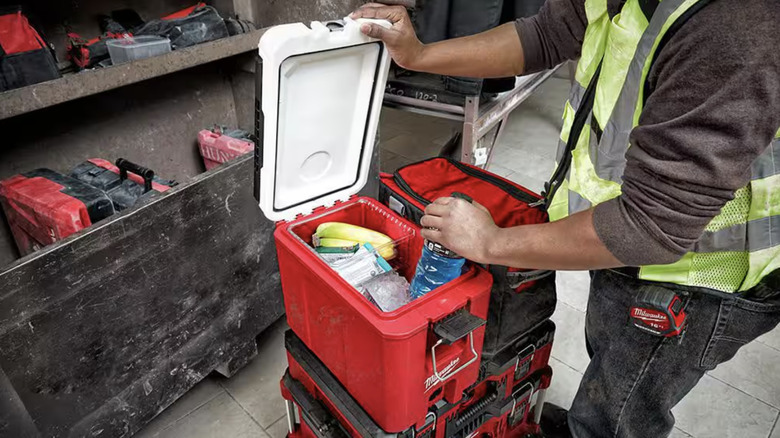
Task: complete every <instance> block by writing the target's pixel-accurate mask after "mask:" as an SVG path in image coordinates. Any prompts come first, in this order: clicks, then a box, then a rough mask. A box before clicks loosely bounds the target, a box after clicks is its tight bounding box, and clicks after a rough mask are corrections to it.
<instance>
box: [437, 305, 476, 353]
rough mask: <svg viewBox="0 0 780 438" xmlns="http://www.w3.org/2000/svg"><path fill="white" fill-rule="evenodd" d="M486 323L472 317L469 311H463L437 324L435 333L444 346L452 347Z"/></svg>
mask: <svg viewBox="0 0 780 438" xmlns="http://www.w3.org/2000/svg"><path fill="white" fill-rule="evenodd" d="M486 323H487V321H485V320H484V319H482V318H479V317H476V316H474V315H472V314H471V313H469V311H468V310H466V309H461V310H458V311H457V312H455V313H453V314H452V315H450V316H448V317H446V318H444V319H443V320H441V321H439V322H438V323H436V324H435V325H434V326H433V332H434V333H435V334H436V336H438V337H439V339H441V340H442V341H443V343H444V344H446V345H452V344H453V343H455V342H456V341H459V340H461V339H463V338H465V337H466V336H468V334H469V333H471V332H473V331H474V330H476V329H478V328H480V327H482V326H483V325H485V324H486Z"/></svg>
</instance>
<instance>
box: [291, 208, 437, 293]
mask: <svg viewBox="0 0 780 438" xmlns="http://www.w3.org/2000/svg"><path fill="white" fill-rule="evenodd" d="M325 222H343V223H348V224H352V225H357V226H361V227H363V228H368V229H370V230H374V231H377V232H380V233H382V234H385V235H387V236H388V237H390V238H391V239H393V244H394V246H395V257H393V258H392V259H390V260H388V262H389V263H390V266H392V267H393V269H395V270H396V271H397V272H398V273H399V274H400V275H402V276H403V277H404V278H406V280H407V281H409V282H411V280H412V277H413V276H414V271H415V268H416V267H417V261H418V260H419V259H420V254H421V253H422V246H423V238H422V236H421V235H420V232H419V229H417V228H416V227H415V226H414V225H412V224H411V223H409V222H408V221H406V220H405V219H400V218H399V217H398V216H396V215H395V213H393V212H391V211H390V210H388V209H387V208H386V207H384V206H382V205H381V204H378V203H374V202H371V201H369V200H367V199H365V198H359V199H357V200H356V201H354V202H349V203H345V204H344V206H343V207H341V208H336V209H335V210H330V211H328V212H327V213H324V214H321V215H316V214H315V215H313V216H312V217H310V218H307V219H305V220H303V221H301V222H297V223H295V224H294V225H292V226H290V228H289V230H290V233H292V234H293V235H294V236H295V237H297V238H298V239H300V240H301V241H303V242H304V243H305V244H306V245H307V246H308V247H309V248H310V249H311V251H314V249H313V248H314V245H313V242H312V235H313V234H314V232H315V231H316V230H317V227H318V226H319V225H320V224H322V223H325ZM377 249H378V248H377ZM321 263H325V262H324V261H321Z"/></svg>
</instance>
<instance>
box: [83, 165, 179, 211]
mask: <svg viewBox="0 0 780 438" xmlns="http://www.w3.org/2000/svg"><path fill="white" fill-rule="evenodd" d="M70 176H71V177H72V178H75V179H77V180H79V181H82V182H85V183H87V184H89V185H91V186H93V187H95V188H97V189H100V190H102V191H104V192H105V193H106V194H107V195H108V197H109V198H111V201H113V202H114V207H115V208H116V211H122V210H124V209H126V208H130V207H132V206H133V205H135V204H136V203H137V202H138V201H139V200H141V199H145V198H147V197H149V196H152V195H153V194H155V193H164V192H166V191H168V190H170V189H171V187H174V186H175V185H176V182H174V181H167V180H163V179H160V178H158V177H157V176H155V174H154V171H153V170H151V169H148V168H146V167H143V166H140V165H138V164H135V163H132V162H130V161H128V160H125V159H124V158H119V159H118V160H116V166H115V165H113V164H111V163H110V162H108V161H106V160H103V159H100V158H92V159H90V160H87V161H85V162H83V163H81V164H79V165H78V166H76V167H75V168H74V169H73V171H71V173H70Z"/></svg>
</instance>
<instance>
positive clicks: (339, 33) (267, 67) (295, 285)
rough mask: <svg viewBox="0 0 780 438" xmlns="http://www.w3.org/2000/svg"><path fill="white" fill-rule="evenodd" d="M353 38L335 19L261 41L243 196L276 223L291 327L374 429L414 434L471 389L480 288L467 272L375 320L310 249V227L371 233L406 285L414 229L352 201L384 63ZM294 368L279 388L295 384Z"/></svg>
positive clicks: (367, 159)
mask: <svg viewBox="0 0 780 438" xmlns="http://www.w3.org/2000/svg"><path fill="white" fill-rule="evenodd" d="M383 23H386V22H383ZM386 24H387V23H386ZM359 27H360V25H359V23H357V22H355V21H353V20H350V19H346V20H345V21H344V22H343V23H340V24H338V25H333V24H332V23H331V26H326V25H325V24H323V23H318V22H314V23H312V24H311V26H305V25H303V24H300V23H299V24H291V25H284V26H277V27H274V28H271V29H269V30H268V31H267V32H266V33H265V34H264V35H263V37H262V39H261V41H260V56H261V60H262V64H261V65H260V66H259V68H258V72H259V75H260V76H259V77H260V78H261V80H262V84H261V86H260V87H258V90H259V91H260V96H259V101H260V102H261V104H260V105H258V107H259V108H261V109H262V111H260V112H259V113H258V123H257V126H258V128H262V129H263V132H262V133H258V135H257V136H256V137H257V138H258V139H262V141H260V140H258V143H259V144H258V150H259V151H262V152H261V153H259V154H258V155H257V156H256V164H257V166H256V167H257V169H258V173H257V176H256V182H258V184H257V185H256V196H257V197H258V199H259V202H260V207H261V209H262V210H263V212H264V213H265V215H266V216H267V217H268V218H269V219H271V220H276V221H280V223H279V224H278V226H277V228H276V231H275V233H274V237H275V241H276V246H277V251H278V260H279V270H280V273H281V280H282V291H283V294H284V301H285V309H286V312H287V319H288V323H289V325H290V328H291V329H292V330H293V331H294V332H295V333H296V334H297V335H298V336H299V337H300V338H301V340H302V341H303V343H304V344H305V345H306V346H307V347H308V348H309V349H311V351H312V352H313V354H314V355H316V357H317V358H318V359H319V360H320V361H322V363H323V364H324V366H326V367H327V369H328V370H329V371H330V372H331V373H333V375H334V376H335V378H336V379H338V381H339V382H340V383H341V384H342V385H343V386H344V388H346V390H347V391H348V392H349V394H350V395H351V396H352V397H354V399H355V400H356V401H357V403H359V405H360V406H361V407H362V408H363V409H365V411H366V412H367V413H368V415H369V416H370V417H371V418H372V419H373V421H375V422H376V423H377V424H378V425H379V426H380V427H381V428H382V429H383V430H385V431H387V432H390V433H396V432H401V431H404V430H407V429H409V428H410V427H415V426H416V427H420V426H422V425H423V424H424V423H425V421H426V415H427V413H428V408H429V406H430V405H431V404H434V403H436V402H437V401H440V400H446V402H448V403H457V402H458V401H459V400H460V398H461V397H462V395H463V391H464V390H465V389H466V388H467V387H469V386H471V385H473V384H474V382H475V381H476V379H477V377H478V375H479V364H480V352H481V351H482V340H483V337H484V331H485V328H484V320H485V319H486V318H487V313H488V303H489V300H490V289H491V286H492V277H491V276H490V274H489V273H488V272H487V271H485V270H484V269H482V268H481V267H478V266H474V265H468V267H467V269H466V270H465V273H463V275H462V276H461V277H460V278H458V279H456V280H454V281H452V282H450V283H448V284H446V285H444V286H442V287H440V288H438V289H436V290H435V291H433V292H431V293H429V294H427V295H426V296H424V297H421V298H419V299H417V300H415V301H413V302H411V303H409V304H407V305H405V306H403V307H401V308H399V309H397V310H395V311H393V312H390V313H383V312H382V311H380V310H379V309H378V308H377V307H375V306H374V305H373V304H371V303H370V302H369V301H368V300H367V299H366V298H365V297H363V295H362V294H360V293H359V292H358V291H357V290H356V289H355V288H354V287H352V286H351V285H350V284H349V283H347V282H346V281H345V280H344V279H342V278H341V277H340V276H339V275H338V274H337V273H336V272H335V271H334V270H333V269H331V268H330V267H329V266H328V265H327V264H326V263H325V262H324V261H322V260H321V259H320V258H319V257H318V256H317V254H316V253H315V251H314V250H313V248H312V247H311V242H312V239H311V236H312V234H313V233H314V231H315V230H316V228H317V226H318V225H319V224H321V223H323V222H346V223H350V224H354V225H358V226H362V227H366V228H370V229H373V230H376V231H378V232H381V233H384V234H386V235H388V236H390V237H391V238H392V239H394V240H396V241H399V242H400V243H399V244H398V246H397V248H396V253H397V256H396V257H395V258H394V259H393V260H392V261H391V263H394V264H395V266H396V267H397V269H398V271H399V273H400V274H401V275H403V276H404V277H406V279H407V280H410V279H411V277H412V275H413V273H414V270H415V266H416V264H417V261H418V258H419V255H420V253H421V251H422V243H423V239H422V237H421V236H420V232H419V227H418V226H416V225H414V224H413V223H411V222H409V221H408V220H406V219H404V218H402V217H400V216H399V215H397V214H396V213H394V212H393V211H391V210H390V209H389V208H387V207H386V206H384V205H382V204H380V203H379V202H377V201H375V200H372V199H368V198H354V197H353V196H354V195H356V194H357V193H358V192H359V191H360V190H361V189H362V187H363V186H364V185H365V184H366V182H367V181H368V175H369V170H370V164H371V157H372V152H373V147H374V139H375V135H376V129H377V124H378V120H379V113H380V111H381V105H382V97H383V92H384V85H385V82H386V79H387V72H388V66H389V56H388V54H387V52H386V50H385V48H384V46H383V44H382V43H381V42H379V41H377V40H373V39H370V38H368V37H366V36H365V35H363V34H362V33H361V32H360V29H359ZM323 206H325V207H323ZM296 369H297V368H295V367H291V371H290V374H291V376H292V378H296V379H300V378H302V376H301V375H299V374H298V373H297V372H296Z"/></svg>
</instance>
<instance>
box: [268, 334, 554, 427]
mask: <svg viewBox="0 0 780 438" xmlns="http://www.w3.org/2000/svg"><path fill="white" fill-rule="evenodd" d="M285 347H286V349H287V355H288V362H289V364H290V367H289V369H288V371H287V372H286V373H285V375H284V377H283V378H282V381H281V388H282V395H283V398H284V399H285V401H286V404H287V415H288V429H289V435H288V436H289V437H292V438H299V437H302V438H309V437H317V438H340V437H350V436H351V437H388V438H389V437H403V438H407V437H408V438H413V437H422V438H467V437H476V436H480V437H496V438H501V437H523V438H528V437H532V436H536V435H538V434H539V433H540V428H539V425H538V415H539V413H540V412H541V409H542V407H543V404H544V392H545V391H546V389H547V388H548V387H549V385H550V379H551V376H552V371H551V369H550V368H549V367H547V366H545V367H543V368H540V369H539V370H536V371H534V372H533V373H531V374H530V375H528V376H526V378H525V379H524V380H522V381H517V382H511V381H509V380H507V379H499V380H486V381H484V382H481V383H480V384H477V385H475V388H473V389H471V390H469V391H468V397H466V398H464V399H463V400H461V402H459V403H456V404H448V403H446V402H444V401H439V402H438V403H436V404H435V405H434V406H432V407H431V409H430V411H429V413H428V415H427V417H426V421H425V423H424V424H423V425H422V426H420V427H418V428H409V429H407V430H404V431H402V432H398V433H388V432H386V431H384V430H382V428H381V427H380V426H379V425H378V424H376V423H375V422H374V421H373V419H371V417H370V416H369V415H368V413H367V412H366V411H365V410H364V409H363V408H362V407H361V406H360V404H358V403H357V401H356V400H355V399H354V398H352V397H351V395H350V394H349V392H348V391H347V390H346V389H345V388H344V386H343V385H341V383H340V382H339V381H338V380H337V379H336V377H335V376H334V375H333V374H332V373H331V372H330V371H329V370H328V369H327V367H326V366H325V365H324V364H323V363H322V362H321V361H319V359H317V357H316V356H315V355H314V354H313V353H312V352H311V351H310V350H309V349H308V348H307V347H306V346H305V345H304V344H303V342H302V341H301V340H300V338H298V337H297V336H296V335H295V334H294V333H293V332H292V331H288V332H287V333H286V335H285ZM294 376H297V377H294ZM296 418H297V419H298V421H296Z"/></svg>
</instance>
